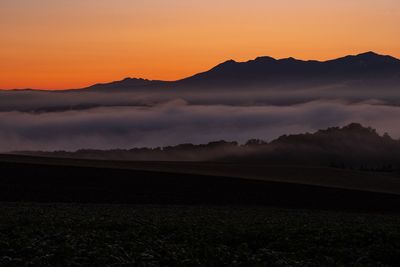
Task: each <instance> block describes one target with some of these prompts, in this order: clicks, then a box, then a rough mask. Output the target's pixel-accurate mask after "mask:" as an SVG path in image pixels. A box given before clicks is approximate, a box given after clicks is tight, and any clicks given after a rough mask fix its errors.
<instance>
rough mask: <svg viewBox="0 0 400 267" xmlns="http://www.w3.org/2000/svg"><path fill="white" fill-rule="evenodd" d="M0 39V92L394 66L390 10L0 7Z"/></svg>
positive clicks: (99, 3) (399, 35)
mask: <svg viewBox="0 0 400 267" xmlns="http://www.w3.org/2000/svg"><path fill="white" fill-rule="evenodd" d="M0 33H1V34H0V43H1V46H0V88H3V89H10V88H28V87H30V88H42V89H61V88H78V87H83V86H87V85H90V84H93V83H97V82H108V81H113V80H119V79H122V78H124V77H128V76H129V77H143V78H149V79H165V80H174V79H178V78H182V77H185V76H189V75H191V74H194V73H197V72H200V71H203V70H206V69H209V68H210V67H212V66H214V65H216V64H218V63H220V62H222V61H225V60H227V59H235V60H248V59H252V58H255V57H257V56H261V55H269V56H274V57H277V58H281V57H289V56H294V57H297V58H301V59H328V58H334V57H338V56H342V55H345V54H354V53H359V52H365V51H369V50H374V51H376V52H378V53H383V54H391V55H393V56H396V57H400V1H399V0H379V1H377V0H279V1H276V0H273V1H268V0H168V1H167V0H134V1H132V0H2V1H1V6H0Z"/></svg>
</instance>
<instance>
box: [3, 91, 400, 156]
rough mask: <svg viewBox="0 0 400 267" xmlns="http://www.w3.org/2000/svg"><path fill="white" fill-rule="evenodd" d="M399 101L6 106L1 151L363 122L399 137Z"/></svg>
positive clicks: (238, 137)
mask: <svg viewBox="0 0 400 267" xmlns="http://www.w3.org/2000/svg"><path fill="white" fill-rule="evenodd" d="M399 117H400V107H397V106H387V105H384V104H382V103H381V102H376V101H367V102H362V103H356V104H354V103H353V104H349V103H347V102H342V101H312V102H308V103H303V104H299V105H286V106H273V105H262V106H232V105H190V104H187V103H186V101H184V100H180V99H177V100H174V101H170V102H168V103H164V104H160V105H156V106H151V107H140V106H132V107H99V108H92V109H84V110H72V111H63V112H42V113H29V112H21V111H11V112H0V151H2V152H6V151H15V150H46V151H53V150H69V151H71V150H77V149H81V148H94V149H112V148H123V149H129V148H133V147H143V146H146V147H156V146H166V145H175V144H181V143H196V144H197V143H206V142H209V141H215V140H221V139H224V140H227V141H232V140H235V141H239V142H245V141H246V140H248V139H250V138H260V139H264V140H271V139H274V138H276V137H278V136H280V135H282V134H294V133H303V132H311V131H315V130H317V129H321V128H326V127H330V126H343V125H346V124H348V123H350V122H359V123H361V124H363V125H365V126H372V127H374V128H377V129H378V131H379V132H381V133H383V132H388V133H389V134H390V135H392V136H393V137H395V138H399V137H400V128H399V127H398V126H397V125H398V118H399Z"/></svg>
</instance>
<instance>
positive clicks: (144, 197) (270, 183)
mask: <svg viewBox="0 0 400 267" xmlns="http://www.w3.org/2000/svg"><path fill="white" fill-rule="evenodd" d="M0 159H1V160H0V171H1V179H0V201H8V202H20V201H23V202H47V203H54V202H68V203H108V204H110V203H114V204H156V205H160V204H161V205H239V206H240V205H250V206H257V205H258V206H279V207H292V208H293V207H296V208H320V209H339V210H368V211H400V178H398V176H396V175H397V174H396V175H395V174H393V175H391V174H390V175H389V174H380V173H368V172H359V171H350V170H349V171H347V170H337V169H333V168H321V167H312V166H309V167H307V166H287V165H281V166H279V165H277V166H268V165H241V164H225V163H223V164H215V163H184V162H175V163H172V162H170V163H168V162H167V163H157V162H153V163H152V162H142V163H141V162H102V161H85V160H66V159H47V158H31V157H9V158H7V157H3V158H0ZM246 174H248V177H246Z"/></svg>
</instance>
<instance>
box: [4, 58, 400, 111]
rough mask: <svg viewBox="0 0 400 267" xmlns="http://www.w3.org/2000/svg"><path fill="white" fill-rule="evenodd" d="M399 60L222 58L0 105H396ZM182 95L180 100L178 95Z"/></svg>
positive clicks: (26, 95)
mask: <svg viewBox="0 0 400 267" xmlns="http://www.w3.org/2000/svg"><path fill="white" fill-rule="evenodd" d="M399 89H400V60H399V59H396V58H394V57H391V56H384V55H379V54H376V53H373V52H367V53H363V54H359V55H353V56H345V57H341V58H338V59H333V60H327V61H316V60H308V61H304V60H298V59H295V58H284V59H274V58H272V57H267V56H265V57H258V58H256V59H254V60H250V61H247V62H236V61H234V60H228V61H226V62H223V63H221V64H219V65H217V66H215V67H214V68H212V69H210V70H208V71H206V72H202V73H199V74H196V75H193V76H191V77H187V78H185V79H181V80H177V81H159V80H147V79H136V78H126V79H123V80H121V81H115V82H111V83H103V84H95V85H93V86H90V87H87V88H83V89H75V90H64V91H43V90H42V91H40V90H24V91H19V90H18V91H0V111H30V112H33V111H35V112H37V111H38V112H43V111H63V110H76V109H90V108H95V107H104V106H106V107H111V106H123V107H128V106H154V105H158V104H164V103H169V102H174V101H175V100H177V99H179V100H180V102H182V101H183V102H185V103H187V104H189V105H238V106H244V105H245V106H252V105H253V106H257V105H280V106H282V105H295V104H303V103H308V102H311V101H321V100H326V101H337V100H340V101H344V102H346V103H360V102H368V103H372V104H382V103H385V104H387V105H393V106H399V105H400V90H399ZM181 100H182V101H181Z"/></svg>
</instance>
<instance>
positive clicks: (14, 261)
mask: <svg viewBox="0 0 400 267" xmlns="http://www.w3.org/2000/svg"><path fill="white" fill-rule="evenodd" d="M399 265H400V216H399V215H388V214H386V215H380V214H363V213H346V212H334V211H311V210H292V209H275V208H260V207H259V208H255V207H246V208H238V207H229V206H226V207H200V206H198V207H193V206H162V207H161V206H121V205H78V204H13V203H9V204H5V203H3V204H0V266H399Z"/></svg>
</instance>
